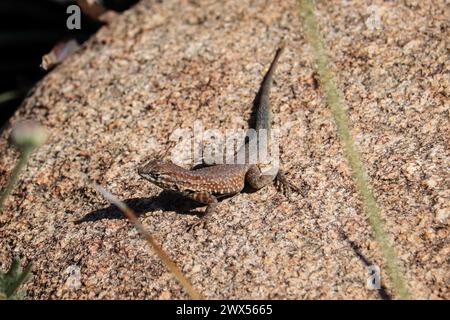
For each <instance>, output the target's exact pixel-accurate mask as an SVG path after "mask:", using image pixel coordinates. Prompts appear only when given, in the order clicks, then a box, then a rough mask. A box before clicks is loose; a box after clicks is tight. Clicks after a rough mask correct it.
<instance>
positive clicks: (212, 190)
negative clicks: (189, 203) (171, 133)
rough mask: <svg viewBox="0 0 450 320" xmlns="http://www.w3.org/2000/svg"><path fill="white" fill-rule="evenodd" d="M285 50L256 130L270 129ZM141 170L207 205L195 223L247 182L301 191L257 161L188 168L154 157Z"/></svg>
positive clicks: (260, 98)
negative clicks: (272, 95)
mask: <svg viewBox="0 0 450 320" xmlns="http://www.w3.org/2000/svg"><path fill="white" fill-rule="evenodd" d="M283 49H284V46H281V47H280V48H279V49H278V50H277V52H276V54H275V57H274V59H273V61H272V63H271V65H270V67H269V70H268V71H267V73H266V75H265V76H264V80H263V81H262V84H261V87H260V89H259V92H258V94H257V96H256V104H257V110H256V124H255V129H256V130H260V129H266V130H267V131H268V132H269V130H270V122H271V110H270V109H271V108H270V103H269V93H270V87H271V85H272V77H273V74H274V73H275V69H276V67H277V64H278V60H279V58H280V56H281V53H282V52H283ZM247 147H248V145H247V144H245V145H244V146H243V147H242V148H241V150H240V151H241V152H242V151H246V149H247ZM243 148H244V149H243ZM138 173H139V175H140V176H142V177H143V178H145V179H147V180H148V181H150V182H152V183H153V184H155V185H157V186H158V187H161V188H163V189H165V190H170V191H175V192H178V193H181V194H182V195H184V196H186V197H188V198H191V199H193V200H195V201H198V202H200V203H203V204H206V205H207V208H206V210H205V214H204V215H203V217H202V218H201V220H200V221H199V222H198V223H196V224H195V225H197V224H199V223H203V222H205V220H206V218H207V217H209V216H210V215H211V213H213V212H214V210H215V209H216V207H217V204H218V199H220V198H222V197H225V196H230V195H234V194H237V193H239V192H241V191H242V189H243V188H244V185H245V182H247V183H248V184H249V185H250V186H251V187H252V188H254V189H261V188H263V187H264V186H266V185H268V184H270V183H272V182H273V181H274V180H276V181H277V182H278V183H279V184H280V185H281V186H282V187H283V188H284V189H285V190H289V189H295V190H296V191H298V188H297V187H295V186H293V185H292V184H291V183H289V182H288V181H287V180H286V178H285V176H284V174H283V173H282V172H281V170H278V171H276V172H274V173H273V174H272V175H264V174H262V173H261V170H260V169H259V167H258V166H257V165H256V164H217V165H213V166H209V167H204V168H200V169H195V170H187V169H185V168H182V167H180V166H177V165H175V164H173V163H171V162H166V161H162V160H159V159H154V160H151V161H149V162H148V163H146V164H145V165H144V166H142V167H140V168H139V169H138Z"/></svg>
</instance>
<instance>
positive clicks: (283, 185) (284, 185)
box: [275, 170, 308, 198]
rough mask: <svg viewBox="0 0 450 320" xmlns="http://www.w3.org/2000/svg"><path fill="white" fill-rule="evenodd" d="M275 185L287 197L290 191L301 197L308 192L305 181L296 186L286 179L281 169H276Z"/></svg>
mask: <svg viewBox="0 0 450 320" xmlns="http://www.w3.org/2000/svg"><path fill="white" fill-rule="evenodd" d="M275 186H276V188H277V190H278V191H279V192H281V193H283V194H284V195H285V196H286V197H287V198H289V196H290V195H291V193H292V192H296V193H298V194H300V195H301V196H302V197H305V196H306V194H307V193H308V186H307V185H306V184H305V183H303V182H302V187H297V186H296V185H295V184H293V183H292V182H290V181H288V180H287V178H286V175H285V174H284V172H282V171H281V170H280V171H278V174H277V176H276V178H275Z"/></svg>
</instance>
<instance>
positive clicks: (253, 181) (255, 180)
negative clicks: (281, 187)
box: [245, 165, 275, 190]
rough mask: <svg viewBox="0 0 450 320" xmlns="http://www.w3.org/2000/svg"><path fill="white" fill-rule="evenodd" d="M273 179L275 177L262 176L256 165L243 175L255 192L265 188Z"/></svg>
mask: <svg viewBox="0 0 450 320" xmlns="http://www.w3.org/2000/svg"><path fill="white" fill-rule="evenodd" d="M274 179H275V176H273V175H265V174H263V173H262V172H261V170H260V169H259V167H258V166H256V165H252V166H251V167H250V168H249V169H248V171H247V173H246V175H245V180H246V181H247V182H248V184H249V185H250V186H251V187H252V188H254V189H256V190H259V189H261V188H263V187H265V186H267V185H268V184H271V183H272V182H273V180H274Z"/></svg>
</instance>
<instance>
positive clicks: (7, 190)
mask: <svg viewBox="0 0 450 320" xmlns="http://www.w3.org/2000/svg"><path fill="white" fill-rule="evenodd" d="M31 152H33V147H27V148H25V149H23V150H22V153H21V154H20V158H19V161H18V162H17V163H16V166H15V167H14V169H13V171H12V173H11V176H10V177H9V180H8V182H7V183H6V186H5V187H4V189H3V190H2V192H1V194H0V211H1V210H2V209H3V206H4V204H5V201H6V199H7V198H8V196H9V195H10V194H11V191H12V190H13V188H14V185H15V184H16V182H17V180H18V179H19V176H20V172H21V171H22V170H23V168H24V167H25V165H26V164H27V162H28V158H29V157H30V154H31Z"/></svg>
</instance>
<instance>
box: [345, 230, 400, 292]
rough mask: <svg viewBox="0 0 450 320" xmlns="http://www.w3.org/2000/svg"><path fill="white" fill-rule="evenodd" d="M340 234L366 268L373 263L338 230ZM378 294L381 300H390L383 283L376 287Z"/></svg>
mask: <svg viewBox="0 0 450 320" xmlns="http://www.w3.org/2000/svg"><path fill="white" fill-rule="evenodd" d="M340 234H341V237H342V239H343V240H344V242H347V244H348V245H349V246H350V248H351V249H352V250H353V252H354V253H355V255H356V256H357V257H358V258H359V259H360V260H361V262H362V263H363V264H364V266H365V267H366V268H368V267H370V266H372V265H373V263H372V262H371V261H370V260H369V259H368V258H367V257H366V256H365V255H364V254H363V253H362V252H361V250H360V248H359V246H358V245H357V244H356V243H355V242H354V241H351V240H350V239H349V238H348V236H347V234H345V232H344V231H343V230H341V231H340ZM378 295H379V296H380V298H381V299H383V300H392V296H391V295H390V294H389V293H388V292H387V290H386V286H385V285H384V284H381V286H380V289H378Z"/></svg>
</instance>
